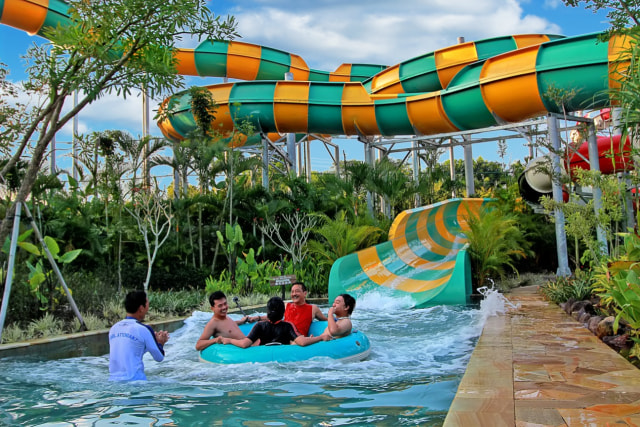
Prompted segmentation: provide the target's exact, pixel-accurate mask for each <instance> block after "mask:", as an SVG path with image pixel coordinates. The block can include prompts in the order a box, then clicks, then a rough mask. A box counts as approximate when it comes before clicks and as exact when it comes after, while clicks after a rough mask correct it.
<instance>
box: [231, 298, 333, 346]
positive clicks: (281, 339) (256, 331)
mask: <svg viewBox="0 0 640 427" xmlns="http://www.w3.org/2000/svg"><path fill="white" fill-rule="evenodd" d="M283 317H284V301H282V298H280V297H272V298H271V299H270V300H269V302H268V303H267V320H265V321H262V322H258V323H256V325H255V326H254V327H253V329H251V332H249V334H248V335H247V337H246V338H242V339H234V338H222V344H233V345H235V346H236V347H241V348H247V347H250V346H251V345H252V344H253V343H254V342H256V341H257V340H260V345H268V344H271V343H279V344H297V345H299V346H303V347H304V346H307V345H310V344H315V343H317V342H319V341H328V340H329V339H331V337H330V336H328V335H326V334H323V335H321V336H319V337H305V336H304V335H300V333H299V332H298V331H297V330H296V328H295V327H294V326H293V325H292V324H291V323H288V322H285V321H283V320H282V318H283Z"/></svg>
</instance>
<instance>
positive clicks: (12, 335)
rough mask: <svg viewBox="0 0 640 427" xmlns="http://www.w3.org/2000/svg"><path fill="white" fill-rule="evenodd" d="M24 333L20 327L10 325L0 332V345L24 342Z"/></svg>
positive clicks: (13, 324)
mask: <svg viewBox="0 0 640 427" xmlns="http://www.w3.org/2000/svg"><path fill="white" fill-rule="evenodd" d="M24 337H25V332H24V331H23V330H22V329H21V328H20V326H18V325H16V324H15V323H12V324H10V325H8V326H6V327H5V328H4V330H3V331H2V344H8V343H12V342H18V341H22V340H24Z"/></svg>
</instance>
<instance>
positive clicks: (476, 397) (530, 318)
mask: <svg viewBox="0 0 640 427" xmlns="http://www.w3.org/2000/svg"><path fill="white" fill-rule="evenodd" d="M507 298H508V299H509V301H511V302H512V303H514V304H519V308H518V309H512V310H510V311H509V312H508V313H507V314H505V315H499V316H494V317H491V318H489V319H488V320H487V323H486V325H485V327H484V330H483V332H482V336H481V337H480V339H479V340H478V344H477V346H476V348H475V350H474V351H473V354H472V356H471V359H470V361H469V365H468V366H467V370H466V372H465V374H464V377H463V378H462V381H461V383H460V386H459V388H458V392H457V394H456V396H455V398H454V400H453V403H452V405H451V408H450V410H449V413H448V415H447V418H446V420H445V423H444V426H445V427H453V426H462V427H469V426H474V427H475V426H487V427H499V426H518V427H524V426H640V369H638V368H636V367H634V366H633V365H631V364H630V363H629V362H628V361H626V360H625V359H624V358H623V357H622V356H620V355H618V354H617V353H616V352H615V351H614V350H612V349H610V348H609V347H608V346H607V345H606V344H604V343H602V342H601V341H600V340H599V339H598V338H597V337H596V336H594V335H593V334H592V333H591V332H590V331H589V330H588V329H587V328H585V327H584V326H583V325H582V324H581V323H578V322H577V321H575V320H574V319H573V318H571V317H570V316H568V315H567V314H566V313H565V312H564V311H562V310H561V309H560V308H559V307H558V306H557V305H555V304H552V303H548V302H546V301H544V300H543V299H542V297H541V296H540V295H538V294H536V290H535V287H528V288H519V289H517V290H516V291H514V292H513V293H511V294H509V295H507Z"/></svg>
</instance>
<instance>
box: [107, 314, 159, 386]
mask: <svg viewBox="0 0 640 427" xmlns="http://www.w3.org/2000/svg"><path fill="white" fill-rule="evenodd" d="M147 351H148V352H149V353H151V356H153V358H154V360H155V361H157V362H161V361H162V360H163V359H164V349H163V348H162V345H160V344H159V343H158V342H157V341H156V334H155V332H153V329H152V328H151V326H148V325H145V324H143V323H141V322H139V321H138V320H136V319H135V318H133V317H129V316H127V318H126V319H124V320H121V321H119V322H118V323H116V324H115V325H113V326H112V327H111V329H110V330H109V380H111V381H133V380H146V379H147V377H146V375H145V374H144V364H143V363H142V356H143V355H144V353H146V352H147Z"/></svg>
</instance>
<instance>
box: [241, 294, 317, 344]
mask: <svg viewBox="0 0 640 427" xmlns="http://www.w3.org/2000/svg"><path fill="white" fill-rule="evenodd" d="M263 317H264V316H256V317H253V318H249V322H255V321H259V320H266V318H265V319H263ZM313 319H317V320H327V316H325V315H324V314H323V313H322V311H320V308H319V307H318V306H317V305H315V304H308V303H307V287H306V286H305V285H304V283H302V282H296V283H294V284H293V285H291V302H290V303H287V307H286V309H285V312H284V321H285V322H289V323H291V324H293V325H294V326H295V327H296V329H297V330H298V332H300V334H302V335H304V336H307V335H309V327H310V326H311V322H313Z"/></svg>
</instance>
